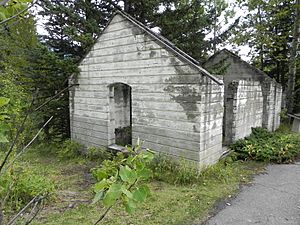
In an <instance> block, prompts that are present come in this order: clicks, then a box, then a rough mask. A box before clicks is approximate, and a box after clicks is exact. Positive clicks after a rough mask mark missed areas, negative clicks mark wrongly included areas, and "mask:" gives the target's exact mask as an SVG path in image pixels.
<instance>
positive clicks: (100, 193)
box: [92, 191, 104, 204]
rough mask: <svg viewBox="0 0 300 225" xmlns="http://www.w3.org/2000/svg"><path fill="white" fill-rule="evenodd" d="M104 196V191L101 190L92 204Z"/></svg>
mask: <svg viewBox="0 0 300 225" xmlns="http://www.w3.org/2000/svg"><path fill="white" fill-rule="evenodd" d="M103 197H104V191H99V192H98V193H97V194H96V195H95V197H94V199H93V202H92V204H95V203H97V202H98V201H100V200H102V199H103Z"/></svg>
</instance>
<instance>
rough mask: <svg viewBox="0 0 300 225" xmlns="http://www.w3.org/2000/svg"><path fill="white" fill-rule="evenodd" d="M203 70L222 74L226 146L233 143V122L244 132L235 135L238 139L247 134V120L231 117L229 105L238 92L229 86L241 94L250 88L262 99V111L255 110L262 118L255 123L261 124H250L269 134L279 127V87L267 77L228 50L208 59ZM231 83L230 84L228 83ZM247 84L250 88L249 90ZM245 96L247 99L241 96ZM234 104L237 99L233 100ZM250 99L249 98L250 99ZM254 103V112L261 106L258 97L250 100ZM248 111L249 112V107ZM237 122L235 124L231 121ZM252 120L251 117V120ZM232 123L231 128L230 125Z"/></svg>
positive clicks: (231, 106) (249, 130)
mask: <svg viewBox="0 0 300 225" xmlns="http://www.w3.org/2000/svg"><path fill="white" fill-rule="evenodd" d="M204 67H205V68H207V69H208V70H209V71H211V72H213V73H222V74H223V80H224V96H225V98H224V108H225V110H224V121H223V126H224V131H225V135H224V136H225V140H224V142H225V143H226V144H230V143H231V142H232V140H236V138H237V136H236V134H235V131H232V130H230V129H233V128H234V127H235V124H236V123H240V124H241V123H243V124H244V129H245V130H244V131H242V132H240V133H239V135H238V136H239V138H243V137H245V135H246V134H249V132H251V129H250V127H249V124H251V122H250V121H249V118H251V116H250V117H248V119H246V118H247V117H245V120H241V118H233V116H234V115H232V108H234V107H235V106H233V105H232V104H235V103H234V102H233V96H236V95H237V94H238V93H235V92H237V91H238V89H234V88H233V86H236V85H237V87H240V90H239V91H240V93H243V89H244V88H245V89H249V90H250V89H253V90H251V92H253V91H255V92H256V95H257V96H262V99H263V104H262V110H261V109H259V112H260V113H261V114H262V115H261V116H262V118H261V119H260V120H259V121H262V124H260V125H259V123H260V122H257V124H255V121H253V122H254V124H252V125H253V126H254V125H255V126H257V125H259V126H263V127H265V128H267V129H268V130H269V131H274V130H275V129H277V128H278V127H279V125H280V111H281V108H280V105H281V85H279V84H278V83H276V82H275V81H274V80H272V79H271V78H270V77H268V76H267V75H266V74H264V73H263V72H261V71H259V70H258V69H256V68H254V67H253V66H251V65H249V64H248V63H247V62H245V61H243V60H241V59H240V58H239V57H238V56H237V55H235V54H233V53H231V52H229V51H228V50H222V51H221V52H219V53H216V54H215V55H214V56H212V57H211V58H210V59H209V60H208V61H207V62H206V63H205V64H204ZM239 81H243V82H244V83H243V84H242V83H240V84H239V83H238V82H239ZM232 82H233V83H232ZM249 85H253V87H252V88H251V87H249ZM245 96H248V97H249V95H247V94H245ZM235 98H236V100H237V102H238V101H239V100H238V97H235ZM250 99H251V97H250ZM256 100H257V104H256V106H254V108H255V109H257V107H258V105H260V104H261V102H260V97H259V98H257V99H252V100H251V101H252V102H253V101H256ZM248 110H251V109H250V108H249V109H248ZM235 119H238V120H239V122H237V121H235ZM253 119H254V117H253ZM232 123H233V125H232Z"/></svg>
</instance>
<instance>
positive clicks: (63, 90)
mask: <svg viewBox="0 0 300 225" xmlns="http://www.w3.org/2000/svg"><path fill="white" fill-rule="evenodd" d="M77 85H78V84H72V85H70V86H68V87H66V88H64V89H62V90H61V91H60V92H58V93H57V94H56V95H54V96H52V97H51V98H50V99H49V100H47V101H46V102H44V103H43V104H42V105H40V106H39V107H37V108H35V109H34V111H38V110H40V109H41V108H43V107H44V106H45V105H47V104H48V103H49V102H51V101H52V100H53V99H55V98H56V97H57V96H59V95H60V94H62V93H63V92H65V91H66V90H68V89H70V88H71V87H74V86H77Z"/></svg>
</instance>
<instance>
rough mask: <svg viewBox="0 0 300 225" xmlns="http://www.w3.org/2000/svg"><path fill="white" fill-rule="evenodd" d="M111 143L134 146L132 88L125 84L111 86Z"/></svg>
mask: <svg viewBox="0 0 300 225" xmlns="http://www.w3.org/2000/svg"><path fill="white" fill-rule="evenodd" d="M110 133H111V135H110V137H111V138H110V143H109V144H117V145H122V146H125V145H131V144H132V104H131V87H130V86H129V85H127V84H123V83H115V84H112V85H110Z"/></svg>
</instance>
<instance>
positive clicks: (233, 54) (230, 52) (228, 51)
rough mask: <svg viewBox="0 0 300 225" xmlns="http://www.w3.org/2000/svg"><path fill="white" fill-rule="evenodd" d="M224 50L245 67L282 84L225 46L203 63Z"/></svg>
mask: <svg viewBox="0 0 300 225" xmlns="http://www.w3.org/2000/svg"><path fill="white" fill-rule="evenodd" d="M222 52H225V53H227V54H229V55H230V56H232V57H234V58H236V59H238V60H239V61H240V62H241V63H243V64H245V65H246V66H247V67H249V68H251V69H253V70H255V71H256V72H257V73H259V74H260V75H261V76H263V77H265V78H267V79H269V80H270V81H273V82H275V83H276V84H277V85H280V86H282V85H281V84H280V83H278V82H277V81H276V80H275V79H274V78H272V77H270V76H269V75H268V74H266V73H265V72H263V71H262V70H260V69H258V68H256V67H255V66H253V65H251V64H250V63H248V62H246V61H245V60H243V59H241V57H240V56H238V55H237V54H235V53H233V52H232V51H230V50H228V49H227V48H223V49H222V50H220V51H217V52H216V53H215V54H213V55H212V56H210V57H209V58H208V59H207V60H206V62H205V63H204V64H206V63H207V62H208V61H210V60H212V59H213V58H215V57H216V56H217V55H219V54H220V53H222Z"/></svg>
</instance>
